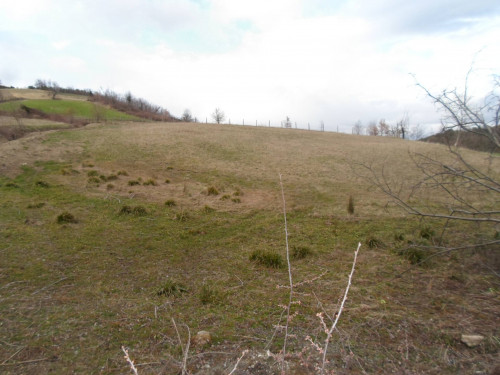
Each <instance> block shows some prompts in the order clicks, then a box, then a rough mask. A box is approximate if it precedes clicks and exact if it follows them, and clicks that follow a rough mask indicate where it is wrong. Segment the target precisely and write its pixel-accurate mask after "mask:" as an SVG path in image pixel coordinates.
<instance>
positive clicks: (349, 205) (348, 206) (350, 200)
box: [347, 195, 354, 215]
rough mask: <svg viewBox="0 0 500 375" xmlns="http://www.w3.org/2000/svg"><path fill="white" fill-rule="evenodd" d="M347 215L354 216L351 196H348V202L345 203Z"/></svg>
mask: <svg viewBox="0 0 500 375" xmlns="http://www.w3.org/2000/svg"><path fill="white" fill-rule="evenodd" d="M347 213H348V214H349V215H353V214H354V198H353V197H352V195H349V201H348V202H347Z"/></svg>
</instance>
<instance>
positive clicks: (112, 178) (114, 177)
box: [106, 174, 118, 181]
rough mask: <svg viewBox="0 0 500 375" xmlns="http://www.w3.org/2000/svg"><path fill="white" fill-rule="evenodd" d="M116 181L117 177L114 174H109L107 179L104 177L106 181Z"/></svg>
mask: <svg viewBox="0 0 500 375" xmlns="http://www.w3.org/2000/svg"><path fill="white" fill-rule="evenodd" d="M117 179H118V176H117V175H116V174H110V175H109V176H108V177H106V181H114V180H117Z"/></svg>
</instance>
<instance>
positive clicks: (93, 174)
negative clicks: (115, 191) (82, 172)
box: [87, 170, 99, 177]
mask: <svg viewBox="0 0 500 375" xmlns="http://www.w3.org/2000/svg"><path fill="white" fill-rule="evenodd" d="M98 175H99V173H98V172H97V171H94V170H92V171H88V172H87V176H89V177H96V176H98Z"/></svg>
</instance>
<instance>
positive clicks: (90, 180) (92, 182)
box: [87, 177, 101, 185]
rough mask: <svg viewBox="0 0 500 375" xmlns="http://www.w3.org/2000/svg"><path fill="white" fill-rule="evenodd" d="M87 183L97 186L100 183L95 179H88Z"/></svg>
mask: <svg viewBox="0 0 500 375" xmlns="http://www.w3.org/2000/svg"><path fill="white" fill-rule="evenodd" d="M87 182H88V183H89V184H97V185H99V184H100V183H101V180H100V179H99V178H97V177H89V179H88V180H87Z"/></svg>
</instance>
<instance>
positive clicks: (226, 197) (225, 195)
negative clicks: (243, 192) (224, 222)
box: [220, 194, 231, 201]
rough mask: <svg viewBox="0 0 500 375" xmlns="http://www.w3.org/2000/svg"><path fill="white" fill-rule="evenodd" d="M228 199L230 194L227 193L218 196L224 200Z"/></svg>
mask: <svg viewBox="0 0 500 375" xmlns="http://www.w3.org/2000/svg"><path fill="white" fill-rule="evenodd" d="M228 199H231V196H230V195H229V194H224V195H223V196H222V197H220V200H221V201H226V200H228Z"/></svg>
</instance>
